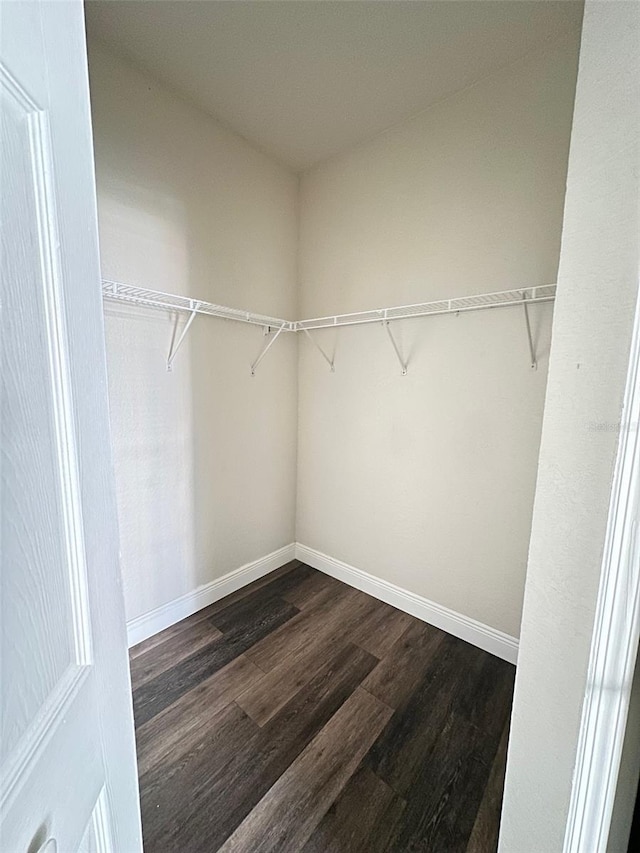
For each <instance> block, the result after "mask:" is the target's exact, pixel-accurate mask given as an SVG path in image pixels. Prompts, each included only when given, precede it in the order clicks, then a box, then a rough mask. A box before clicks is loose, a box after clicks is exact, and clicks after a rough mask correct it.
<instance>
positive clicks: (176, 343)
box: [167, 304, 198, 373]
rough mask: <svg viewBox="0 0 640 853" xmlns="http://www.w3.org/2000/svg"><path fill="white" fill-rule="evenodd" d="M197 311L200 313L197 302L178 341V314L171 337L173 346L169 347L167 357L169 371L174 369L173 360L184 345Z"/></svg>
mask: <svg viewBox="0 0 640 853" xmlns="http://www.w3.org/2000/svg"><path fill="white" fill-rule="evenodd" d="M197 313H198V305H197V304H196V305H195V306H194V307H193V309H192V311H191V314H190V315H189V319H188V320H187V322H186V323H185V324H184V328H183V330H182V332H181V333H180V337H179V338H178V340H177V341H176V333H177V331H178V322H179V319H180V315H179V314H176V322H175V326H174V327H173V337H172V338H171V348H170V349H169V355H168V357H167V370H168V371H169V373H171V371H172V370H173V360H174V358H175V357H176V353H177V352H178V350H179V349H180V347H181V346H182V344H183V342H184V339H185V338H186V336H187V332H188V331H189V329H190V328H191V324H192V323H193V321H194V319H195V316H196V314H197Z"/></svg>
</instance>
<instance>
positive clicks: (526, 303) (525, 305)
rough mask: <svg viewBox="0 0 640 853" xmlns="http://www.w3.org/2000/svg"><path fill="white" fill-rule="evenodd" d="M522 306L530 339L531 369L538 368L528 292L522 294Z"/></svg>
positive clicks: (528, 338)
mask: <svg viewBox="0 0 640 853" xmlns="http://www.w3.org/2000/svg"><path fill="white" fill-rule="evenodd" d="M522 307H523V308H524V322H525V326H526V329H527V340H528V341H529V356H530V359H531V370H537V369H538V362H537V360H536V352H535V348H534V346H533V337H532V335H531V321H530V320H529V300H528V298H527V294H526V293H523V294H522Z"/></svg>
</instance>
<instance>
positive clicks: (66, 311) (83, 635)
mask: <svg viewBox="0 0 640 853" xmlns="http://www.w3.org/2000/svg"><path fill="white" fill-rule="evenodd" d="M0 14H1V15H2V21H1V23H2V30H1V32H2V41H1V45H0V116H1V146H0V158H1V160H0V168H1V173H0V177H1V190H2V191H1V193H0V209H1V227H0V231H1V235H2V246H1V249H2V282H1V299H2V301H1V305H2V318H1V324H0V331H1V355H2V370H1V376H2V408H1V440H2V456H1V459H0V462H1V469H0V470H1V482H2V524H1V530H0V535H1V539H0V542H1V550H2V574H1V590H0V592H1V602H0V604H1V611H0V612H1V616H2V633H1V638H0V654H1V661H0V664H1V670H0V672H1V677H2V685H1V687H2V702H1V714H2V716H1V725H0V760H1V771H0V786H1V788H0V796H1V800H0V818H1V821H2V823H1V826H0V849H1V850H2V851H3V853H13V851H16V852H17V853H21V851H25V853H26V851H35V850H38V849H40V848H41V847H44V848H45V849H53V848H54V847H55V849H57V851H58V853H67V851H69V853H73V851H76V850H83V851H85V850H86V851H94V850H95V851H106V850H116V851H118V853H119V851H122V853H129V851H132V853H135V851H139V850H141V840H140V822H139V807H138V799H137V780H136V768H135V752H134V746H133V721H132V712H131V697H130V685H129V676H128V669H127V657H126V635H125V626H124V609H123V601H122V594H121V588H120V577H119V566H118V541H117V527H116V522H115V503H114V499H113V482H112V471H111V460H110V443H109V431H108V414H107V404H106V377H105V355H104V331H103V328H102V317H101V297H100V274H99V264H98V248H97V226H96V205H95V186H94V177H93V160H92V148H91V129H90V122H89V108H88V88H87V73H86V55H85V46H84V28H83V19H82V6H81V4H80V3H79V2H62V3H46V2H23V3H10V4H7V3H3V4H2V6H1V7H0ZM47 844H48V847H47V846H46V845H47Z"/></svg>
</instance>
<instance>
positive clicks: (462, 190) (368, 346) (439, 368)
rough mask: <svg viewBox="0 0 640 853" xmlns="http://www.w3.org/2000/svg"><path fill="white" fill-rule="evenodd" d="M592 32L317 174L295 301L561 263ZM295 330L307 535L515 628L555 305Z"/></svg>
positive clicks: (351, 296)
mask: <svg viewBox="0 0 640 853" xmlns="http://www.w3.org/2000/svg"><path fill="white" fill-rule="evenodd" d="M578 41H579V35H578V34H577V33H576V34H575V35H574V36H571V37H566V38H563V40H562V41H560V42H558V44H556V45H555V46H553V47H551V48H548V49H546V50H545V51H544V52H543V53H539V54H537V55H535V56H532V57H529V58H527V60H526V61H522V62H520V63H519V64H517V65H514V66H510V67H509V68H506V69H503V70H502V71H501V72H500V73H497V74H494V75H493V76H491V77H490V78H488V79H486V80H483V81H481V82H479V83H477V84H476V85H475V86H473V87H471V88H469V89H467V90H465V91H463V92H461V93H459V94H457V95H455V96H454V97H452V98H449V99H448V100H446V101H444V102H442V103H440V104H439V105H438V106H436V107H435V108H433V109H430V110H428V111H426V112H425V113H423V114H421V115H419V116H417V117H415V118H414V119H413V120H411V121H409V122H406V123H404V124H402V125H400V126H398V127H396V128H394V129H392V130H390V131H389V132H387V133H385V134H384V135H382V136H380V137H378V138H376V139H374V140H373V141H371V142H370V143H368V144H366V145H363V146H361V147H359V148H357V149H355V150H353V151H351V152H349V153H347V154H344V155H342V156H339V157H336V158H334V159H332V160H330V161H327V162H326V163H325V164H323V165H321V166H318V167H316V168H314V169H312V170H311V171H309V172H307V173H305V174H304V175H303V176H302V179H301V191H300V244H299V268H300V313H301V315H302V316H304V317H313V316H322V315H325V314H334V313H342V312H349V311H356V310H364V309H369V308H377V307H382V306H385V305H387V306H388V305H401V304H407V303H413V302H424V301H429V300H434V299H439V298H441V297H447V296H462V295H466V294H473V293H482V292H487V291H495V290H508V289H512V288H517V287H520V286H533V285H542V284H548V283H553V282H555V280H556V274H557V267H558V257H559V249H560V233H561V223H562V211H563V202H564V191H565V179H566V168H567V157H568V150H569V135H570V128H571V116H572V108H573V98H574V91H575V76H576V68H577V48H578ZM531 317H532V325H533V330H534V338H535V344H536V349H537V353H538V369H537V371H532V370H531V368H530V360H529V352H528V343H527V338H526V332H525V321H524V316H523V312H522V308H519V309H516V308H510V309H504V310H500V311H487V312H474V313H470V314H461V315H460V316H458V317H455V316H445V317H432V318H428V319H422V320H409V321H402V322H399V323H396V324H394V326H393V330H394V333H395V334H396V335H397V337H398V340H399V342H400V348H401V350H402V352H403V356H404V357H405V358H407V359H408V361H409V370H408V374H407V375H406V376H401V375H400V367H399V364H398V361H397V359H396V356H395V354H394V352H393V349H392V347H391V344H390V342H389V340H388V339H387V336H386V334H385V332H384V330H383V329H382V327H381V326H379V325H377V324H376V325H372V326H365V327H358V328H352V329H342V330H340V331H339V332H337V333H336V332H335V331H333V330H327V331H319V332H317V336H318V340H319V342H320V343H321V344H322V345H323V346H324V347H325V348H326V349H327V350H329V351H330V352H333V351H334V350H335V365H336V372H335V374H332V373H330V372H329V371H328V369H327V366H326V364H325V362H324V361H323V360H322V359H321V358H320V357H319V356H318V354H317V352H316V351H315V350H314V349H313V347H312V346H311V345H310V343H309V342H308V341H307V340H305V339H302V340H301V341H300V345H299V430H298V442H299V444H298V505H297V538H298V541H299V542H301V543H303V544H304V545H307V546H309V547H312V548H315V549H317V550H319V551H322V552H324V553H326V554H329V555H330V556H331V557H334V558H337V559H339V560H342V561H344V562H346V563H349V564H350V565H353V566H355V567H356V568H360V569H364V570H366V571H367V572H370V573H372V574H374V575H377V576H378V577H380V578H383V579H385V580H388V581H391V582H392V583H394V584H398V585H399V586H401V587H403V588H405V589H408V590H410V591H411V592H414V593H417V594H419V595H423V596H425V597H427V598H428V599H431V600H432V601H435V602H437V603H438V604H441V605H445V606H446V607H449V608H451V609H453V610H455V611H458V612H461V613H463V614H465V615H466V616H471V617H473V618H475V619H477V620H479V621H481V622H483V623H485V624H487V625H490V626H491V627H493V628H497V629H499V630H502V631H505V632H506V633H508V634H511V635H512V636H518V634H519V625H520V615H521V605H522V596H523V589H524V579H525V567H526V560H527V548H528V542H529V533H530V525H531V513H532V506H533V495H534V486H535V477H536V464H537V456H538V448H539V438H540V429H541V423H542V409H543V404H544V396H545V383H546V373H547V364H548V351H549V344H550V326H551V317H552V309H551V306H549V305H542V306H536V307H534V308H533V309H531Z"/></svg>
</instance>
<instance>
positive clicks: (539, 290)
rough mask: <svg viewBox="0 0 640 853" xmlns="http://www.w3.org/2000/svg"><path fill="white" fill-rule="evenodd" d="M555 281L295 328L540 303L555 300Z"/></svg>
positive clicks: (302, 322)
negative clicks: (553, 282) (537, 285)
mask: <svg viewBox="0 0 640 853" xmlns="http://www.w3.org/2000/svg"><path fill="white" fill-rule="evenodd" d="M555 296H556V285H555V284H544V285H540V286H539V287H528V288H521V289H520V290H500V291H496V292H495V293H479V294H477V295H476V296H460V297H456V298H454V299H440V300H438V301H437V302H420V303H417V304H416V305H399V306H397V307H395V308H377V309H374V310H371V311H356V312H354V313H352V314H335V315H333V316H331V317H316V318H313V319H311V320H298V322H297V323H296V324H295V329H296V331H298V332H299V331H306V330H308V329H327V328H331V327H338V326H361V325H364V324H365V323H380V322H382V323H387V322H388V321H389V320H408V319H410V318H412V317H428V316H431V315H434V314H459V313H460V312H462V311H478V310H481V309H484V308H506V307H508V306H510V305H524V306H525V307H526V306H528V305H532V304H535V303H538V302H553V300H554V299H555Z"/></svg>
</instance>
